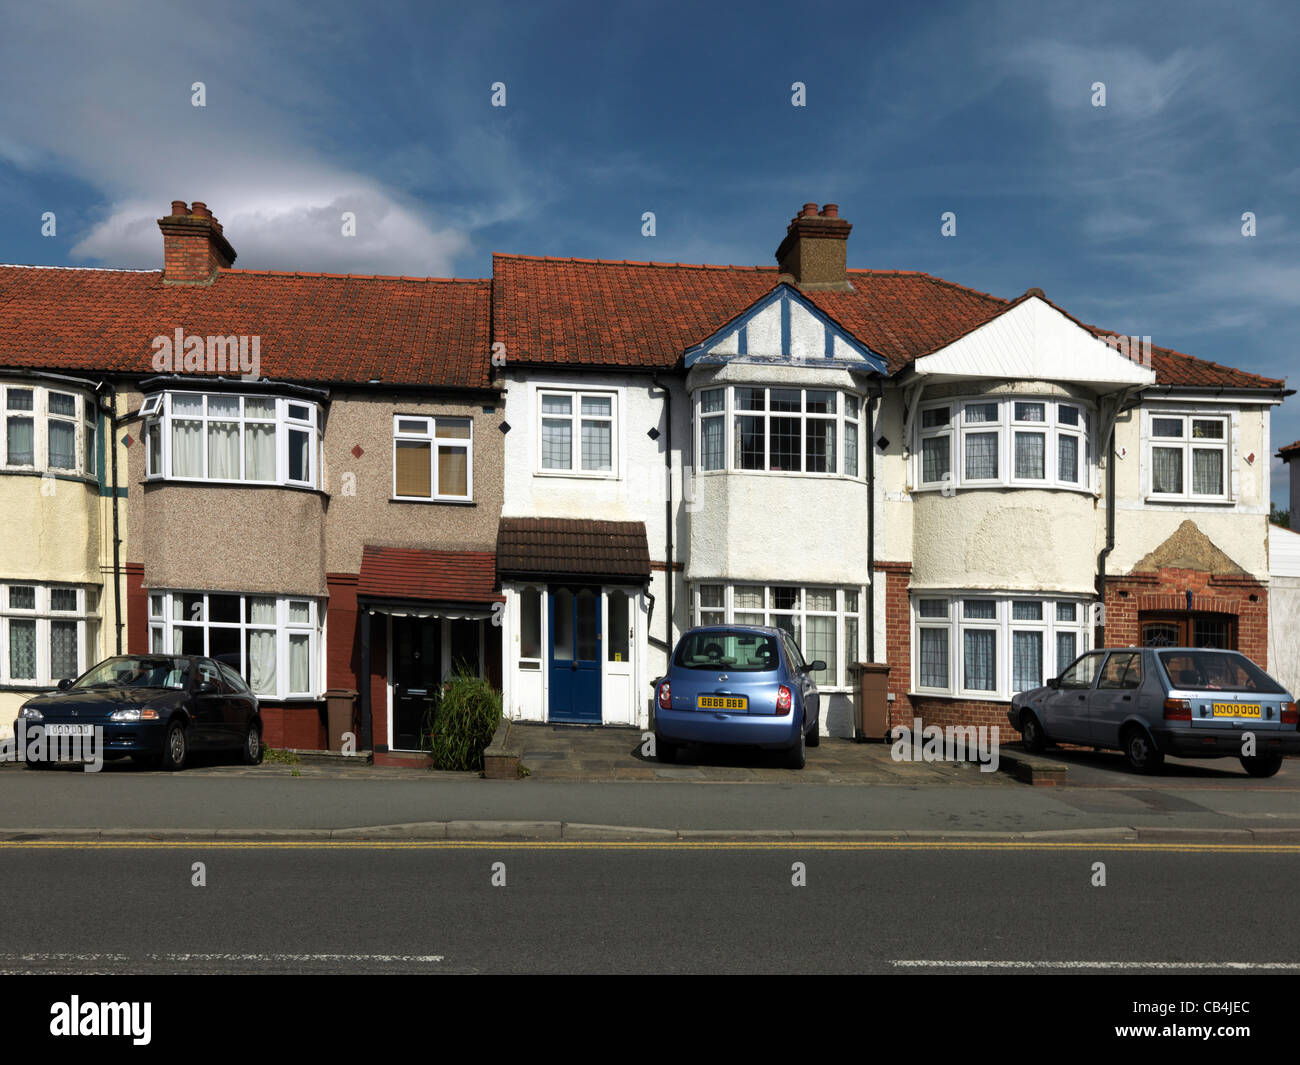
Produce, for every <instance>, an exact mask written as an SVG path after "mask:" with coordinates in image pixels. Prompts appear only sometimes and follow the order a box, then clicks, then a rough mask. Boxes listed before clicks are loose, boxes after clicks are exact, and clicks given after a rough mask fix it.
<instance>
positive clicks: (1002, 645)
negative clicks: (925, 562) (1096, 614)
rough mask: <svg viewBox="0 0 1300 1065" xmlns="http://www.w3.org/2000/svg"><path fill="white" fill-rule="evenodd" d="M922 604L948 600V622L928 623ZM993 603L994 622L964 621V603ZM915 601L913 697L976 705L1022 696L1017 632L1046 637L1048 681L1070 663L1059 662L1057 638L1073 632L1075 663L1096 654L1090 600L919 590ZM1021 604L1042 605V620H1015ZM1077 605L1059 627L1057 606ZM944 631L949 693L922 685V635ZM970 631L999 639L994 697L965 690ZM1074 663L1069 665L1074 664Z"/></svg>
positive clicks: (913, 594) (931, 620) (990, 693)
mask: <svg viewBox="0 0 1300 1065" xmlns="http://www.w3.org/2000/svg"><path fill="white" fill-rule="evenodd" d="M922 599H935V600H944V601H946V602H947V604H948V616H947V617H946V618H929V617H922V616H921V606H920V602H921V600H922ZM975 599H979V600H992V601H993V602H994V603H995V604H996V606H995V610H994V617H993V618H991V619H982V618H980V619H976V618H967V617H965V603H966V602H967V601H968V600H975ZM910 600H911V620H912V624H911V632H912V635H911V653H912V676H911V684H912V691H913V692H915V693H916V694H918V695H938V696H946V697H948V698H953V699H973V700H984V701H990V702H1006V701H1008V700H1009V699H1010V698H1011V697H1012V696H1013V695H1015V694H1017V692H1018V691H1019V690H1020V689H1018V688H1016V687H1015V676H1014V669H1015V641H1014V639H1013V633H1015V632H1017V631H1025V632H1028V631H1035V632H1041V633H1042V635H1043V661H1042V670H1043V679H1044V680H1046V679H1047V678H1048V677H1055V676H1059V675H1060V673H1061V670H1063V669H1064V668H1065V667H1066V666H1068V665H1069V664H1070V663H1069V662H1058V661H1056V642H1057V641H1056V637H1057V634H1058V633H1062V632H1069V633H1072V634H1074V636H1075V651H1074V658H1077V657H1078V656H1079V655H1081V654H1083V653H1084V652H1085V651H1088V650H1090V649H1091V640H1092V627H1091V618H1092V611H1091V609H1090V602H1091V601H1090V600H1089V599H1088V598H1087V597H1085V596H1079V595H1063V594H1051V593H1025V592H1007V591H982V590H980V591H976V590H959V591H950V590H935V591H931V590H927V589H914V590H913V591H912V592H911V595H910ZM1018 602H1038V603H1041V604H1042V618H1041V620H1030V619H1019V618H1015V617H1014V616H1013V615H1014V606H1013V604H1015V603H1018ZM1058 603H1070V604H1074V608H1075V610H1074V620H1073V621H1058V620H1057V617H1056V613H1057V604H1058ZM927 628H928V629H943V630H945V631H947V633H948V686H947V687H945V688H939V687H933V686H928V685H922V684H921V630H922V629H927ZM967 629H981V630H992V631H995V632H996V633H997V658H996V662H995V669H996V681H997V686H996V688H995V689H994V690H992V691H986V690H984V689H981V688H967V687H966V686H965V661H964V658H965V652H966V647H965V639H964V636H963V633H964V632H965V631H966V630H967ZM1074 658H1071V659H1070V661H1073V660H1074Z"/></svg>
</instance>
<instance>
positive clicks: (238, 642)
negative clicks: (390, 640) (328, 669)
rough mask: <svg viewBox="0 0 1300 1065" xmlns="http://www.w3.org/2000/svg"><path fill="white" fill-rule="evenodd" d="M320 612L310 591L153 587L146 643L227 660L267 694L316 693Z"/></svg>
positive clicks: (159, 648) (155, 650)
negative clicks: (304, 593) (288, 593)
mask: <svg viewBox="0 0 1300 1065" xmlns="http://www.w3.org/2000/svg"><path fill="white" fill-rule="evenodd" d="M318 614H319V606H318V603H317V601H316V600H315V599H310V598H306V597H294V596H271V595H240V594H238V593H234V592H160V591H153V592H150V594H149V650H150V651H151V652H153V653H158V654H191V655H205V656H207V657H209V658H213V659H216V660H217V661H220V662H224V663H226V664H227V665H229V666H230V667H231V668H232V669H234V670H236V671H237V672H238V673H239V675H240V676H242V677H243V678H244V679H245V680H246V681H247V682H248V686H249V687H250V688H252V689H253V691H254V692H256V693H257V694H258V695H261V696H264V697H267V698H271V699H314V698H316V697H317V695H318V692H317V688H318V687H319V684H318V681H317V674H318V669H317V658H318V656H319V649H320V622H319V618H318Z"/></svg>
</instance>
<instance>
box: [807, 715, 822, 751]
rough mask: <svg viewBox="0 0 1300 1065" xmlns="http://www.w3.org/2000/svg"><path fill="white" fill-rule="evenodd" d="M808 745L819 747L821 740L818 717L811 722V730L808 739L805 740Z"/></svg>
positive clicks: (820, 727)
mask: <svg viewBox="0 0 1300 1065" xmlns="http://www.w3.org/2000/svg"><path fill="white" fill-rule="evenodd" d="M805 742H806V743H807V744H808V746H809V747H820V746H821V742H822V723H821V719H820V718H818V719H817V720H816V721H814V722H813V727H812V730H811V731H810V732H809V733H808V739H807V740H806V741H805Z"/></svg>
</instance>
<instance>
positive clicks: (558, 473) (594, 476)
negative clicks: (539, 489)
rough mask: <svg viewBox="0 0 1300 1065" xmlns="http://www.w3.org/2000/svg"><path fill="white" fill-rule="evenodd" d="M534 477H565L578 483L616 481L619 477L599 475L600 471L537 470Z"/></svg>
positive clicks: (607, 474) (612, 474) (614, 474)
mask: <svg viewBox="0 0 1300 1065" xmlns="http://www.w3.org/2000/svg"><path fill="white" fill-rule="evenodd" d="M534 476H536V477H566V478H569V479H570V480H578V481H617V480H619V479H620V478H619V476H618V474H616V473H612V472H610V473H601V472H600V471H585V472H584V471H582V470H537V471H536V472H535V473H534Z"/></svg>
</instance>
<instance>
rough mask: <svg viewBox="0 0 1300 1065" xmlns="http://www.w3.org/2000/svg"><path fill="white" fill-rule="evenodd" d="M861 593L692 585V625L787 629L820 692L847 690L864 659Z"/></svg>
mask: <svg viewBox="0 0 1300 1065" xmlns="http://www.w3.org/2000/svg"><path fill="white" fill-rule="evenodd" d="M861 603H862V595H861V589H858V588H834V587H827V586H799V585H762V584H734V585H728V584H698V585H696V584H692V585H691V597H690V606H689V612H690V616H691V624H692V625H728V624H730V625H763V626H769V627H772V628H779V629H784V630H785V631H786V632H788V633H789V634H790V635H791V637H793V639H794V642H795V643H796V644H797V645H798V647H799V649H800V651H802V652H803V656H804V658H805V659H806V660H807V661H809V662H812V661H814V660H816V659H819V658H820V659H821V660H822V661H824V662H825V663H826V669H824V670H819V671H818V672H817V673H814V674H813V680H814V681H815V682H816V683H817V686H818V687H819V688H823V689H844V690H848V689H849V688H850V687H851V686H852V684H853V678H852V674H851V673H850V672H849V667H851V666H852V665H854V664H855V663H856V662H857V661H858V658H859V651H858V633H859V631H860V628H861V625H860V622H861Z"/></svg>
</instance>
